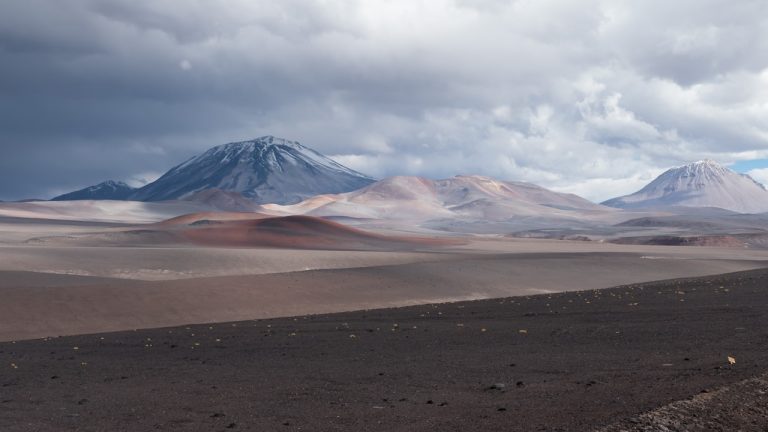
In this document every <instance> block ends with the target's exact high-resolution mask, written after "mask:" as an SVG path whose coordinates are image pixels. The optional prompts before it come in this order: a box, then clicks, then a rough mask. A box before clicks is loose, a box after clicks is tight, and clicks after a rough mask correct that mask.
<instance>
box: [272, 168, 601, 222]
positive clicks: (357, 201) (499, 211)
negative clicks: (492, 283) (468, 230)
mask: <svg viewBox="0 0 768 432" xmlns="http://www.w3.org/2000/svg"><path fill="white" fill-rule="evenodd" d="M260 211H262V212H265V213H273V214H303V215H311V216H323V217H345V218H354V219H382V220H390V221H395V220H401V221H413V222H419V223H422V222H425V221H431V222H432V225H433V226H435V227H437V226H440V227H441V228H444V227H445V226H446V223H447V224H451V221H463V222H468V221H472V222H473V223H474V222H477V221H486V222H493V221H498V222H501V221H510V220H511V219H514V218H518V219H541V220H543V219H548V220H554V219H560V220H563V219H572V220H576V219H579V218H580V217H583V216H585V215H587V214H596V213H600V214H603V213H607V212H616V210H615V209H610V208H608V207H605V206H601V205H598V204H594V203H592V202H590V201H587V200H586V199H584V198H581V197H579V196H576V195H572V194H564V193H558V192H553V191H551V190H548V189H544V188H542V187H540V186H536V185H534V184H530V183H522V182H505V181H499V180H494V179H492V178H489V177H483V176H456V177H453V178H449V179H444V180H429V179H426V178H422V177H406V176H400V177H389V178H386V179H384V180H381V181H378V182H376V183H374V184H372V185H369V186H366V187H364V188H362V189H359V190H356V191H353V192H347V193H343V194H336V195H319V196H316V197H313V198H310V199H308V200H305V201H302V202H301V203H298V204H294V205H288V206H280V205H274V204H269V205H263V206H262V208H261V210H260ZM528 223H529V224H530V221H528Z"/></svg>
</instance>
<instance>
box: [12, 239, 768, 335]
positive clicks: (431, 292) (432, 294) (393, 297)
mask: <svg viewBox="0 0 768 432" xmlns="http://www.w3.org/2000/svg"><path fill="white" fill-rule="evenodd" d="M92 249H99V248H92ZM157 251H158V250H153V251H151V252H157ZM89 252H93V253H96V250H93V251H91V250H89ZM209 252H210V251H209ZM273 252H274V251H273ZM289 252H291V251H284V252H283V253H284V254H289ZM293 252H295V251H293ZM265 253H266V252H265ZM324 253H325V254H328V253H330V252H324ZM316 254H320V252H316ZM145 255H146V256H151V254H150V251H146V252H145ZM436 255H437V256H436V257H435V258H436V259H437V261H432V262H430V261H421V262H419V261H417V262H413V263H405V264H390V265H384V266H363V267H359V268H346V269H344V268H332V269H322V270H311V271H299V272H286V273H271V274H260V275H258V274H257V275H238V276H221V277H210V278H191V279H175V280H159V281H142V280H132V279H114V278H112V279H108V278H99V277H95V278H94V277H83V276H74V275H58V274H43V273H33V272H0V297H2V299H3V301H2V302H0V341H2V340H19V339H28V338H34V337H44V336H58V335H67V334H79V333H96V332H104V331H116V330H126V329H136V328H151V327H160V326H171V325H181V324H186V323H206V322H221V321H232V320H242V319H254V318H271V317H280V316H290V315H301V314H310V313H311V314H317V313H329V312H339V311H345V310H346V311H349V310H359V309H372V308H381V307H393V306H406V305H413V304H420V303H430V302H445V301H458V300H468V299H483V298H493V297H506V296H520V295H530V294H538V293H542V292H561V291H568V290H578V289H589V288H606V287H610V286H615V285H618V284H623V283H632V282H641V281H647V280H650V279H658V278H671V277H682V276H690V275H699V274H712V273H724V272H729V271H735V270H744V269H752V268H758V267H763V266H765V262H764V261H759V260H743V259H742V260H728V259H720V260H717V259H703V258H697V259H678V260H674V259H647V258H643V256H642V255H638V254H622V253H603V254H600V253H530V254H522V253H517V254H436ZM400 258H402V256H401V257H400ZM420 258H423V257H420ZM171 259H173V257H171Z"/></svg>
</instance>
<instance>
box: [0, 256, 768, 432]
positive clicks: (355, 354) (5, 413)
mask: <svg viewBox="0 0 768 432" xmlns="http://www.w3.org/2000/svg"><path fill="white" fill-rule="evenodd" d="M766 284H768V271H766V270H757V271H750V272H744V273H735V274H728V275H723V276H712V277H704V278H698V279H687V280H673V281H666V282H656V283H645V284H634V285H630V286H623V287H618V288H613V289H606V290H589V291H580V292H570V293H560V294H543V295H537V296H525V297H514V298H505V299H493V300H481V301H470V302H459V303H443V304H430V305H422V306H412V307H404V308H396V309H379V310H369V311H360V312H348V313H339V314H332V315H315V316H298V317H296V318H278V319H272V320H248V321H240V322H236V323H221V324H214V325H207V324H206V325H189V326H182V327H174V328H159V329H149V330H139V331H128V332H120V333H106V334H94V335H83V336H72V337H61V338H53V339H38V340H28V341H21V342H16V343H10V342H5V343H2V344H0V365H2V367H0V392H1V393H0V429H2V430H4V431H13V432H16V431H38V430H60V431H68V430H71V431H100V430H111V431H146V430H190V431H209V430H222V431H223V430H270V431H272V430H307V431H310V430H311V431H316V430H322V431H325V430H366V431H376V430H380V431H432V430H443V431H532V430H549V431H589V430H597V429H600V428H603V427H606V428H607V429H606V430H609V431H616V430H686V431H688V430H695V431H705V430H706V431H711V430H723V431H725V430H744V431H762V430H765V428H766V426H768V421H766V411H765V406H766V405H765V404H764V402H765V394H766V391H768V388H766V384H765V383H766V381H765V380H764V379H752V380H750V379H751V378H752V377H755V376H759V375H760V374H762V373H763V372H764V371H765V370H766V368H768V351H766V350H765V345H766V343H768V330H766V329H768V312H766V309H765V305H766V304H767V303H768V290H766V289H765V287H766ZM728 357H732V358H733V359H734V360H735V364H730V362H729V359H728ZM743 380H747V381H743ZM702 392H708V393H702ZM709 394H711V396H708V395H709ZM694 395H701V396H697V397H696V398H695V399H693V400H691V401H690V402H685V401H684V400H686V399H688V398H690V397H692V396H694ZM675 401H682V402H675ZM668 404H671V405H668ZM654 410H655V411H654ZM646 412H648V414H643V413H646ZM660 424H662V425H668V426H669V425H671V426H669V427H670V428H669V429H660V427H659V425H660Z"/></svg>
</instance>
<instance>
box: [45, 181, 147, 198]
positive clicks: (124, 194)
mask: <svg viewBox="0 0 768 432" xmlns="http://www.w3.org/2000/svg"><path fill="white" fill-rule="evenodd" d="M135 191H136V189H135V188H132V187H130V186H128V185H127V184H125V183H123V182H120V181H114V180H107V181H105V182H102V183H99V184H97V185H94V186H88V187H86V188H83V189H80V190H76V191H74V192H69V193H65V194H63V195H59V196H57V197H54V198H51V201H75V200H126V199H128V197H129V196H131V195H132V194H133V193H134V192H135Z"/></svg>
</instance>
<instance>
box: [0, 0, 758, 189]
mask: <svg viewBox="0 0 768 432" xmlns="http://www.w3.org/2000/svg"><path fill="white" fill-rule="evenodd" d="M0 64H2V65H3V67H2V68H0V95H1V96H2V97H0V146H2V149H1V150H2V154H3V157H2V158H0V199H20V198H28V197H43V198H45V197H49V196H50V195H52V194H55V193H57V192H62V191H67V190H71V189H75V188H78V187H82V186H85V185H88V184H92V183H95V182H98V181H101V180H104V179H108V178H115V179H118V180H129V181H132V182H134V183H139V182H141V181H142V179H144V180H149V179H152V178H153V177H154V176H156V175H158V174H159V173H161V172H163V171H165V170H166V169H167V168H169V167H171V166H172V165H174V164H176V163H178V162H181V161H182V160H183V159H185V158H187V157H189V156H190V155H192V154H195V153H197V152H199V151H201V150H204V149H206V148H208V147H210V146H212V145H216V144H221V143H224V142H229V141H234V140H241V139H247V138H251V137H256V136H260V135H265V134H273V135H278V136H284V137H286V138H290V139H296V140H299V141H301V142H303V143H305V144H307V145H309V146H311V147H314V148H316V149H318V150H319V151H322V152H324V153H327V154H329V155H333V156H335V157H336V158H337V159H338V160H340V161H341V162H343V163H345V164H347V165H349V166H351V167H353V168H356V169H358V170H361V171H364V172H366V173H369V174H371V175H374V176H379V177H383V176H387V175H395V174H416V175H423V176H428V177H447V176H452V175H455V174H459V173H476V174H485V175H490V176H494V177H498V178H502V179H510V180H526V181H532V182H535V183H538V184H541V185H543V186H547V187H551V188H555V189H557V190H563V191H568V192H574V193H578V194H581V195H583V196H585V197H587V198H591V199H594V200H601V199H605V198H609V197H612V196H615V195H619V194H624V193H628V192H632V191H634V190H636V189H638V188H639V187H640V186H642V185H643V184H644V183H646V182H647V181H649V180H650V179H651V178H652V177H653V176H654V175H656V174H658V173H659V172H661V171H662V170H663V169H665V168H667V167H669V166H672V165H677V164H681V163H685V162H688V161H691V160H697V159H702V158H712V159H717V160H719V161H721V162H724V163H731V162H735V161H738V160H749V159H760V158H768V122H766V121H765V119H766V118H768V3H766V2H764V1H762V0H760V1H749V0H744V1H740V2H737V3H734V2H729V1H722V0H680V1H675V2H669V1H661V0H658V1H657V0H649V1H643V2H630V1H615V0H611V1H607V0H606V1H599V0H594V1H583V2H572V1H568V0H537V1H532V0H518V1H511V2H510V1H495V0H477V1H470V0H454V1H448V0H423V1H417V0H416V1H415V0H400V1H389V2H366V1H362V0H361V1H358V2H350V1H342V0H338V1H334V0H325V1H316V2H312V1H298V0H285V1H280V2H266V1H265V2H262V1H253V0H205V1H203V0H186V1H184V2H181V1H163V2H157V1H151V0H99V1H96V0H59V1H56V2H51V1H48V0H8V1H5V2H3V4H2V5H0ZM756 173H757V171H756Z"/></svg>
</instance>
